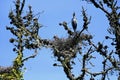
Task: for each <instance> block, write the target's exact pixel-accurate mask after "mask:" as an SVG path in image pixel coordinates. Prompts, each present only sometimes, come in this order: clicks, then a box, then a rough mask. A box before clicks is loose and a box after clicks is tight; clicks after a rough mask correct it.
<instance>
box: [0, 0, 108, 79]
mask: <svg viewBox="0 0 120 80" xmlns="http://www.w3.org/2000/svg"><path fill="white" fill-rule="evenodd" d="M26 1H27V2H26V4H25V9H24V13H26V9H27V6H29V5H32V9H33V12H34V14H37V13H39V12H42V11H44V13H42V14H41V15H40V18H39V22H40V23H41V24H42V25H44V27H42V28H41V29H40V32H39V35H40V36H41V37H42V38H44V39H45V38H49V39H53V36H54V35H58V36H59V37H67V34H66V32H65V30H64V29H63V27H61V26H59V22H62V21H66V22H68V25H69V27H70V28H72V27H71V24H70V21H71V18H72V13H73V12H75V13H76V16H77V19H78V28H77V30H81V29H82V24H83V23H82V15H81V9H82V6H83V7H84V8H85V9H87V14H88V16H92V20H91V24H90V25H89V32H90V33H91V34H92V35H94V40H95V42H98V41H100V40H102V41H104V40H105V39H104V35H106V34H107V31H106V28H107V27H108V22H107V19H106V17H105V15H104V14H103V12H102V11H100V10H98V9H96V8H95V7H93V5H92V4H88V3H86V2H84V1H82V0H59V1H58V0H29V1H28V0H26ZM11 9H14V6H13V0H0V37H1V39H0V44H1V48H0V55H1V56H0V65H2V66H9V65H12V61H13V60H14V58H15V56H16V54H15V53H14V52H13V51H12V48H13V45H12V44H10V43H9V39H10V38H11V37H13V36H12V34H11V33H10V32H9V31H7V30H6V26H10V24H9V18H8V13H9V11H10V10H11ZM107 44H109V43H107ZM28 54H29V53H28ZM55 61H56V60H55V58H53V55H52V51H51V50H50V49H45V48H43V49H42V50H40V52H39V54H38V56H37V57H36V58H34V59H31V60H29V61H28V62H25V66H26V68H27V70H26V72H25V74H24V79H25V80H38V79H39V80H50V79H51V80H52V79H53V80H67V78H66V76H65V74H64V72H63V69H62V68H59V67H53V66H52V65H53V63H54V62H55Z"/></svg>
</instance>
